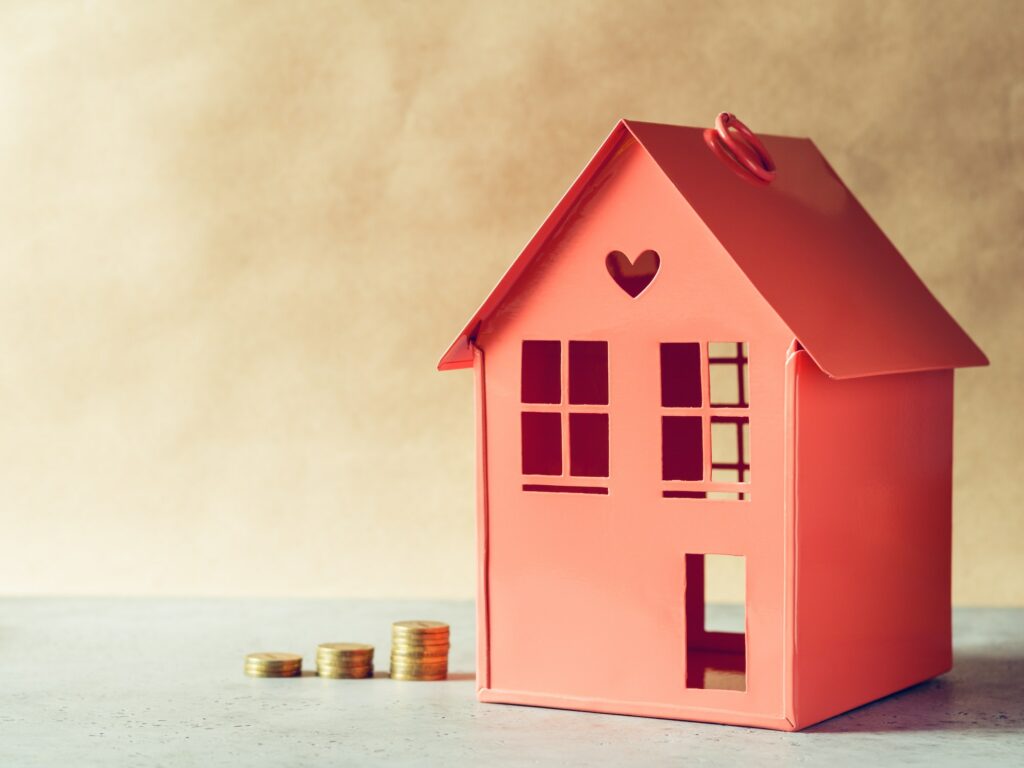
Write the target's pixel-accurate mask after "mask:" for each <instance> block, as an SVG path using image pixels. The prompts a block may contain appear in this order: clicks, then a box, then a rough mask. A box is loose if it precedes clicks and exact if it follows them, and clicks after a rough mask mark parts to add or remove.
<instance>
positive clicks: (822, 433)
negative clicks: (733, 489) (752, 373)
mask: <svg viewBox="0 0 1024 768" xmlns="http://www.w3.org/2000/svg"><path fill="white" fill-rule="evenodd" d="M880 343H881V340H880ZM792 366H793V374H794V378H795V387H796V408H795V412H796V421H795V434H796V440H795V449H796V453H795V466H796V473H795V498H796V503H795V523H796V527H795V535H796V546H795V550H796V562H795V599H794V605H795V625H794V626H795V632H794V644H795V656H794V671H795V680H794V706H795V711H796V719H797V723H798V725H799V726H800V727H804V726H806V725H810V724H812V723H814V722H817V721H819V720H822V719H824V718H827V717H830V716H832V715H835V714H838V713H840V712H843V711H845V710H848V709H851V708H853V707H856V706H859V705H861V704H864V703H866V702H868V701H871V700H873V699H876V698H878V697H880V696H884V695H887V694H889V693H893V692H894V691H897V690H899V689H901V688H905V687H907V686H909V685H912V684H914V683H917V682H920V681H922V680H925V679H927V678H929V677H932V676H934V675H937V674H940V673H942V672H945V671H946V670H948V669H949V668H950V666H951V663H952V656H951V627H950V540H951V536H950V533H951V513H950V498H951V484H952V480H951V477H952V475H951V472H952V428H953V418H952V417H953V410H952V409H953V402H952V400H953V374H952V371H934V372H926V373H914V374H902V375H892V376H876V377H870V378H863V379H851V380H843V381H838V380H833V379H830V378H829V377H828V376H826V375H825V374H824V373H822V372H821V371H820V369H818V367H817V366H816V365H815V364H814V362H813V361H812V360H811V359H810V357H809V356H808V354H807V353H806V352H799V353H797V354H796V355H795V357H794V359H793V361H792Z"/></svg>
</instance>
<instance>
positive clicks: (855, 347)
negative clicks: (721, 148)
mask: <svg viewBox="0 0 1024 768" xmlns="http://www.w3.org/2000/svg"><path fill="white" fill-rule="evenodd" d="M624 132H628V133H629V134H631V135H632V136H633V137H634V138H635V139H636V140H637V142H638V143H639V144H640V145H641V146H642V147H643V148H644V149H645V150H646V151H647V153H648V154H649V155H650V157H651V158H652V159H653V160H654V162H655V163H657V164H658V166H659V167H660V168H661V169H662V171H664V173H665V175H666V176H667V177H668V178H669V180H670V181H671V182H672V184H673V185H674V186H675V187H676V189H677V190H679V193H680V194H681V195H682V196H683V198H685V200H686V201H687V202H688V203H689V204H690V205H691V206H692V207H693V209H694V210H695V211H696V213H697V214H698V215H699V216H700V217H701V219H702V220H703V221H704V222H705V224H707V226H708V228H709V229H710V231H711V232H712V233H713V234H714V235H715V236H716V237H717V239H718V240H719V242H720V243H721V244H722V245H723V246H724V248H725V249H726V250H727V251H728V252H729V254H730V255H731V256H732V257H733V258H734V259H735V260H736V263H737V264H738V265H739V267H740V269H742V270H743V272H744V274H746V276H747V278H748V279H749V280H750V281H751V283H753V285H754V287H755V288H756V289H757V290H758V292H760V294H761V295H762V296H764V298H765V299H766V300H767V301H768V303H769V304H770V305H771V306H772V308H773V309H774V310H775V311H776V312H778V314H779V316H780V317H781V318H782V319H783V321H784V322H785V323H786V324H787V325H788V326H789V327H790V329H791V330H792V331H793V333H794V335H795V336H796V338H797V340H798V341H799V342H800V343H801V344H802V345H803V347H804V348H805V349H806V350H807V352H808V353H809V354H810V355H811V357H812V358H813V359H814V361H815V362H816V363H817V364H818V366H819V367H820V368H821V369H822V370H823V371H825V372H826V373H827V374H829V375H830V376H832V377H834V378H839V379H844V378H853V377H857V376H871V375H876V374H883V373H901V372H909V371H924V370H935V369H943V368H960V367H965V366H972V365H987V364H988V360H987V359H986V357H985V355H984V353H983V352H982V351H981V350H980V349H979V348H978V346H977V345H976V344H975V343H974V342H973V341H971V339H970V337H969V336H968V335H967V334H966V333H965V332H964V330H963V329H962V328H960V326H959V325H957V323H956V321H955V320H954V319H953V318H952V316H950V314H949V313H948V312H946V310H945V309H943V307H942V305H941V304H939V302H938V300H936V298H935V297H934V296H933V295H932V294H931V292H930V291H929V290H928V288H927V287H926V286H925V284H924V283H923V282H921V279H920V278H919V277H918V276H917V275H916V274H915V273H914V270H913V269H911V267H910V265H909V264H908V263H907V262H906V260H905V259H904V258H903V257H902V256H901V255H900V253H899V251H897V250H896V247H895V246H894V245H893V244H892V243H891V242H890V241H889V239H888V238H887V237H886V236H885V233H883V232H882V230H881V229H879V227H878V225H877V224H875V222H874V221H873V220H872V219H871V217H870V216H869V215H868V213H867V212H866V211H865V210H864V208H863V207H861V205H860V203H858V202H857V200H856V198H854V196H853V194H852V193H851V192H850V190H848V189H847V188H846V185H844V184H843V182H842V180H841V179H840V178H839V176H837V175H836V173H835V171H833V170H832V168H831V167H830V166H829V164H828V162H827V161H826V160H825V158H824V156H822V154H821V153H820V152H819V151H818V148H817V147H815V146H814V144H813V143H812V142H811V141H810V140H809V139H798V138H792V137H788V136H763V135H759V138H760V139H761V141H762V142H763V143H764V145H765V147H766V148H767V149H768V151H769V153H770V154H771V155H772V157H773V159H774V161H775V166H776V167H777V169H778V172H777V175H776V176H775V179H774V180H773V181H772V182H771V183H770V184H762V183H754V182H751V181H748V180H746V179H744V178H742V174H741V173H737V172H736V171H735V170H733V169H732V168H730V167H728V165H727V164H726V163H723V162H722V160H721V159H720V158H719V157H718V156H716V155H715V153H714V152H712V151H711V150H710V149H709V147H708V144H707V143H706V142H705V140H704V131H703V129H700V128H686V127H681V126H672V125H660V124H657V123H642V122H636V121H632V120H630V121H626V120H623V121H621V122H620V123H619V124H618V125H617V126H616V127H615V129H614V130H613V131H612V133H611V135H610V136H609V137H608V139H607V140H606V141H605V142H604V144H603V145H602V146H601V149H600V150H598V152H597V154H596V155H595V156H594V158H593V160H591V161H590V163H589V164H588V165H587V167H586V168H585V169H584V171H583V173H582V174H581V175H580V177H579V178H578V179H577V180H576V181H575V183H574V184H573V185H572V187H571V188H570V189H569V191H568V192H567V193H566V194H565V196H564V197H563V198H562V200H561V201H560V202H559V203H558V205H557V206H556V207H555V210H554V211H553V212H552V213H551V215H550V216H549V217H548V218H547V220H546V221H545V222H544V224H543V225H542V226H541V228H540V230H538V232H537V234H535V235H534V236H533V238H532V239H531V240H530V242H529V243H528V244H527V246H526V248H525V249H524V250H523V252H522V253H521V254H520V255H519V258H517V259H516V261H515V262H514V263H513V264H512V266H511V267H510V268H509V270H508V272H506V273H505V275H504V277H502V279H501V281H500V282H499V283H498V285H497V286H496V287H495V289H494V290H493V291H492V292H491V293H490V295H489V296H488V297H487V299H486V300H485V301H484V303H483V305H482V306H481V307H480V309H478V310H477V312H476V313H475V314H474V315H473V317H472V318H471V319H470V321H469V322H468V323H467V324H466V327H465V328H464V329H463V331H462V333H461V334H459V337H458V338H457V339H456V340H455V342H454V343H453V344H452V346H451V347H450V348H449V349H448V351H447V352H446V353H445V355H444V356H443V357H442V358H441V361H440V363H439V364H438V368H440V369H441V370H448V369H452V368H464V367H468V366H471V365H472V364H473V356H472V349H471V348H470V345H469V340H470V339H471V338H472V337H473V336H475V333H476V331H477V329H478V328H479V326H480V324H481V323H485V322H487V318H488V317H489V316H490V315H491V313H492V312H494V310H495V309H496V308H497V307H498V306H499V305H500V304H501V302H502V301H503V299H504V298H505V297H506V296H507V295H508V293H509V290H510V289H511V288H512V286H513V284H514V283H515V282H516V280H517V279H518V278H519V276H520V275H521V274H522V273H523V271H524V270H525V268H526V266H527V265H528V264H529V263H530V261H531V260H532V259H533V258H534V256H536V255H537V253H539V252H540V251H541V250H542V249H543V247H544V245H545V243H546V241H547V239H548V236H549V235H550V233H551V231H552V230H553V229H555V228H556V227H557V225H558V223H559V222H560V221H561V219H562V218H563V216H564V215H565V213H566V211H567V210H568V208H569V207H570V205H571V204H572V202H573V201H574V200H575V199H576V197H577V195H578V194H579V193H580V192H581V191H582V190H583V189H584V187H586V185H587V183H588V181H589V180H590V178H591V177H592V176H593V174H594V172H595V171H596V170H597V169H599V168H600V167H601V166H602V165H603V163H604V162H605V161H606V160H607V159H608V157H609V156H610V154H611V152H612V150H613V149H614V148H615V146H616V145H617V144H618V143H619V142H620V141H621V140H622V139H623V137H624Z"/></svg>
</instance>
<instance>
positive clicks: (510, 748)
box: [0, 599, 1024, 768]
mask: <svg viewBox="0 0 1024 768" xmlns="http://www.w3.org/2000/svg"><path fill="white" fill-rule="evenodd" d="M0 611H2V612H0V765H2V766H4V767H5V768H13V767H15V766H34V765H38V766H76V767H78V766H93V765H96V766H99V765H102V766H118V765H125V766H129V765H130V766H139V765H146V766H150V765H154V766H203V767H204V768H214V767H215V766H262V765H273V766H292V765H296V766H298V765H321V764H322V765H331V766H346V765H358V766H364V765H375V764H380V765H384V764H387V765H390V766H404V765H488V766H493V765H498V764H515V765H574V766H575V765H602V766H631V765H680V766H681V765H687V766H693V765H735V764H746V765H757V766H765V765H779V764H781V765H822V764H828V765H830V766H837V765H883V764H900V765H928V766H930V767H931V768H935V767H936V766H942V765H986V766H989V765H1016V766H1020V765H1024V610H1019V609H1016V610H995V609H992V610H987V609H965V610H960V611H957V612H956V614H955V625H956V668H955V669H954V671H953V672H952V673H950V674H948V675H946V676H944V677H942V678H939V679H937V680H933V681H931V682H928V683H924V684H922V685H919V686H917V687H915V688H912V689H910V690H908V691H905V692H904V693H901V694H898V695H896V696H892V697H889V698H888V699H885V700H883V701H881V702H878V703H876V704H873V705H870V706H867V707H863V708H861V709H859V710H856V711H854V712H853V713H851V714H848V715H845V716H842V717H838V718H835V719H833V720H830V721H828V722H826V723H823V724H821V725H819V726H816V727H814V728H812V729H810V730H808V731H805V732H803V733H796V734H787V733H777V732H772V731H759V730H754V729H747V728H730V727H724V726H711V725H701V724H697V723H684V722H675V721H667V720H648V719H642V718H630V717H616V716H606V715H594V714H587V713H579V712H564V711H558V710H546V709H534V708H528V707H512V706H503V705H495V704H479V703H477V702H476V700H475V697H474V693H473V691H474V684H473V675H472V671H473V643H472V637H473V607H472V604H471V603H462V602H447V603H441V602H439V603H422V602H421V603H410V602H404V603H403V602H358V601H330V600H315V601H314V600H287V601H285V600H268V601H260V600H142V599H140V600H128V599H110V600H97V599H74V600H71V599H6V600H3V601H0ZM401 618H431V619H442V620H445V621H448V622H449V623H451V625H452V642H453V646H452V654H451V664H450V668H451V670H452V672H453V675H452V677H453V679H452V680H450V681H448V682H444V683H402V682H397V681H391V680H388V679H386V678H383V677H381V676H380V675H381V674H382V673H383V672H385V671H386V658H387V654H388V631H389V626H390V622H391V621H392V620H395V619H401ZM334 640H357V641H365V642H372V643H373V644H374V645H376V647H377V658H378V669H379V670H381V671H380V672H378V677H377V678H376V679H374V680H351V681H350V680H321V679H319V678H317V677H315V676H310V675H308V674H307V675H306V676H304V677H303V678H301V679H291V680H259V679H249V678H246V677H245V676H243V674H242V657H243V656H244V654H245V653H246V652H248V651H255V650H289V651H297V652H301V653H302V654H303V655H304V657H305V664H306V667H307V669H309V668H310V667H311V665H312V654H313V651H314V649H315V647H316V644H317V643H319V642H328V641H334Z"/></svg>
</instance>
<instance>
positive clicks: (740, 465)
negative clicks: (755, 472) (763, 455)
mask: <svg viewBox="0 0 1024 768" xmlns="http://www.w3.org/2000/svg"><path fill="white" fill-rule="evenodd" d="M711 479H712V480H714V481H716V482H732V483H736V482H739V483H749V482H750V419H749V418H748V417H746V416H712V417H711Z"/></svg>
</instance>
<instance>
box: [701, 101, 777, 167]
mask: <svg viewBox="0 0 1024 768" xmlns="http://www.w3.org/2000/svg"><path fill="white" fill-rule="evenodd" d="M730 129H731V130H730ZM715 131H716V132H717V133H718V138H719V139H721V141H722V143H723V144H725V146H726V147H727V148H728V150H729V152H730V153H731V154H732V156H733V157H735V158H736V160H737V162H739V163H740V164H742V165H743V167H744V168H746V169H747V170H748V171H750V172H751V173H752V174H754V175H755V176H757V178H759V179H761V181H765V182H770V181H771V180H772V179H774V178H775V172H776V169H775V161H774V160H772V156H771V154H769V152H768V150H767V149H765V146H764V144H762V143H761V140H760V139H759V138H757V136H756V135H755V134H754V132H753V131H752V130H750V129H749V128H748V127H747V126H746V125H745V124H744V123H743V121H742V120H740V119H739V118H738V117H736V115H733V114H731V113H729V112H720V113H719V114H718V117H716V118H715ZM732 131H735V132H736V134H739V138H737V136H736V135H735V134H734V133H733V132H732Z"/></svg>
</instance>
